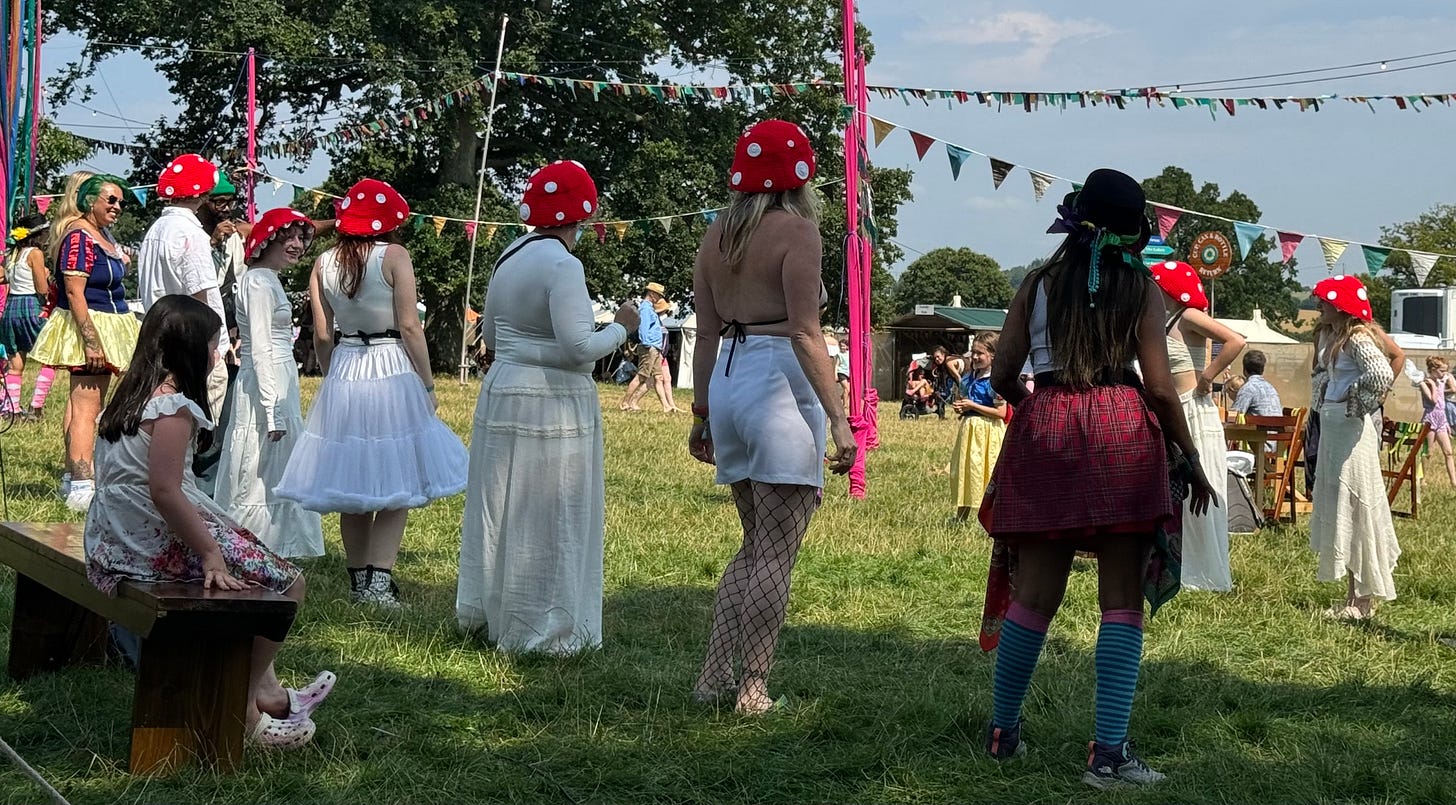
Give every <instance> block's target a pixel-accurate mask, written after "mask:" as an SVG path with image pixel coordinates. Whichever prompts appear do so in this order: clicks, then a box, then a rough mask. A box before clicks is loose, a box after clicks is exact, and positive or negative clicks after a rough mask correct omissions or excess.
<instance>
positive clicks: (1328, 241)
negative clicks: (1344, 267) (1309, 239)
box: [1317, 238, 1350, 271]
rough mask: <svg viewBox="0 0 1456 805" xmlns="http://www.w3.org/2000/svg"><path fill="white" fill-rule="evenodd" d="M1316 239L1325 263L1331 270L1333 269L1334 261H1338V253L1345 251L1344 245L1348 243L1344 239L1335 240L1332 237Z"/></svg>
mask: <svg viewBox="0 0 1456 805" xmlns="http://www.w3.org/2000/svg"><path fill="white" fill-rule="evenodd" d="M1317 240H1319V242H1320V248H1321V249H1323V250H1324V253H1325V265H1326V266H1329V269H1330V270H1331V271H1334V270H1335V263H1338V262H1340V255H1342V254H1344V253H1345V247H1346V246H1349V245H1350V243H1349V242H1348V241H1344V240H1335V239H1334V238H1317Z"/></svg>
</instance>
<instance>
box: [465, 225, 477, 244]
mask: <svg viewBox="0 0 1456 805" xmlns="http://www.w3.org/2000/svg"><path fill="white" fill-rule="evenodd" d="M475 227H476V223H475V222H474V221H466V222H465V237H466V238H467V239H468V240H469V241H470V242H471V243H474V242H475Z"/></svg>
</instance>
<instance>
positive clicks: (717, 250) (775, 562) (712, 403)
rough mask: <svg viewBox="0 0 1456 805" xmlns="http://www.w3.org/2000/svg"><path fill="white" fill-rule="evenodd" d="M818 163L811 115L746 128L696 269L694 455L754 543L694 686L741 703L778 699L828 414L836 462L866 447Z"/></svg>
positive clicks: (720, 597) (722, 598)
mask: <svg viewBox="0 0 1456 805" xmlns="http://www.w3.org/2000/svg"><path fill="white" fill-rule="evenodd" d="M814 172H815V159H814V149H813V148H812V147H811V146H810V143H809V138H808V136H807V135H805V134H804V131H803V129H801V128H799V127H798V126H797V125H795V124H793V123H789V122H786V121H783V120H765V121H763V122H760V123H757V124H754V125H753V126H752V127H750V128H749V129H748V130H747V131H745V132H744V133H743V135H742V136H741V137H740V138H739V140H738V146H737V149H736V153H735V155H734V158H733V165H732V167H731V168H730V169H729V175H728V188H729V190H730V191H731V193H730V195H731V197H732V198H731V200H730V202H729V207H728V210H727V211H726V212H725V213H723V214H722V215H720V216H719V217H718V218H717V219H716V220H715V221H714V222H713V223H712V224H711V225H710V226H709V227H708V231H707V234H705V235H704V237H703V242H702V245H701V246H700V247H699V249H698V258H697V265H696V267H695V268H694V271H693V289H694V293H695V298H696V310H697V316H698V333H699V339H700V340H699V344H698V347H697V351H696V353H695V355H694V358H693V379H694V382H693V389H694V402H693V406H692V413H693V426H692V430H691V432H690V433H689V435H688V451H689V453H691V454H692V456H693V457H694V458H696V459H697V460H699V461H702V462H705V463H708V464H714V465H716V467H717V472H716V477H717V482H718V483H721V484H729V485H730V486H731V487H732V491H733V501H734V504H735V505H736V506H737V509H738V513H739V518H740V520H741V521H742V523H743V545H742V547H741V548H740V549H739V551H738V553H737V554H736V555H735V556H734V557H733V559H732V560H731V561H729V563H728V566H727V568H726V569H725V570H724V572H723V578H722V581H721V582H719V585H718V592H717V597H716V600H715V601H714V604H713V626H712V632H711V634H710V636H709V638H708V646H707V651H706V656H705V657H704V660H703V666H702V671H701V673H700V674H699V676H698V680H697V683H696V684H695V685H694V686H693V692H692V693H693V697H694V698H695V699H697V700H699V701H702V702H711V701H717V700H719V699H725V700H731V701H732V703H733V706H734V709H735V710H737V711H738V712H740V713H748V714H754V713H763V712H766V711H769V710H771V709H773V708H774V707H775V704H776V702H775V700H774V699H773V698H772V697H771V696H770V695H769V693H768V674H769V670H770V669H771V667H772V665H773V657H774V649H775V646H776V644H777V642H778V635H779V629H780V628H781V627H782V626H783V622H784V613H785V611H786V609H787V607H788V600H789V580H790V575H791V574H792V572H793V568H794V561H795V559H796V558H797V556H798V551H799V545H800V543H801V541H802V540H803V538H804V534H805V532H806V531H808V528H809V520H810V518H811V517H813V514H814V510H815V508H816V507H817V506H818V501H819V497H820V494H821V492H822V488H823V486H824V465H825V464H826V457H825V439H824V421H825V416H826V414H827V415H828V419H829V430H830V435H831V436H832V437H833V439H834V444H835V451H834V453H832V454H830V455H829V456H828V457H827V463H828V465H829V468H830V470H831V471H833V472H835V473H839V474H843V473H845V472H848V471H849V468H850V467H851V466H852V465H853V464H854V458H855V451H856V445H855V441H854V436H853V434H852V433H851V432H850V428H849V420H848V419H847V418H846V416H845V410H844V404H843V401H842V397H841V395H840V390H839V385H838V384H837V383H836V381H835V378H834V361H833V359H831V358H830V357H829V353H828V352H827V351H826V350H825V348H824V337H823V335H822V334H821V332H820V329H819V328H820V322H819V310H820V307H821V306H822V305H823V303H824V301H825V297H826V294H825V291H824V285H823V281H822V277H821V272H822V264H821V258H822V253H823V243H822V241H821V240H820V235H819V226H818V221H819V208H820V200H819V196H818V195H817V193H816V191H815V190H814V189H813V188H811V187H808V182H809V179H810V178H812V177H813V175H814ZM724 338H726V339H727V340H728V343H726V344H722V339H724ZM720 345H721V347H722V348H721V349H720ZM735 660H738V661H741V664H739V665H737V667H735Z"/></svg>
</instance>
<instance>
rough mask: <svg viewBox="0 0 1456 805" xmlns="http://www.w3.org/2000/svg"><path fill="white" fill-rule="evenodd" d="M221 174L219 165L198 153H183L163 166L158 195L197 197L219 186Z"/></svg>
mask: <svg viewBox="0 0 1456 805" xmlns="http://www.w3.org/2000/svg"><path fill="white" fill-rule="evenodd" d="M220 175H221V174H219V173H218V170H217V166H216V165H214V164H212V163H211V162H208V161H207V160H205V159H203V158H202V157H200V156H198V155H197V154H183V155H182V156H180V157H176V158H175V159H173V160H172V161H171V162H168V163H167V167H165V168H162V175H160V176H158V177H157V195H159V196H161V197H162V198H195V197H197V196H203V195H207V194H208V193H210V192H212V188H214V187H217V180H218V177H219V176H220Z"/></svg>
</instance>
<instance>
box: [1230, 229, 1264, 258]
mask: <svg viewBox="0 0 1456 805" xmlns="http://www.w3.org/2000/svg"><path fill="white" fill-rule="evenodd" d="M1234 236H1235V237H1237V238H1238V240H1239V256H1240V257H1242V258H1243V259H1245V260H1247V259H1248V258H1249V253H1250V252H1251V251H1253V248H1254V241H1256V240H1258V239H1259V238H1262V237H1264V227H1262V226H1259V225H1258V224H1250V223H1245V222H1243V221H1235V222H1234Z"/></svg>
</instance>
